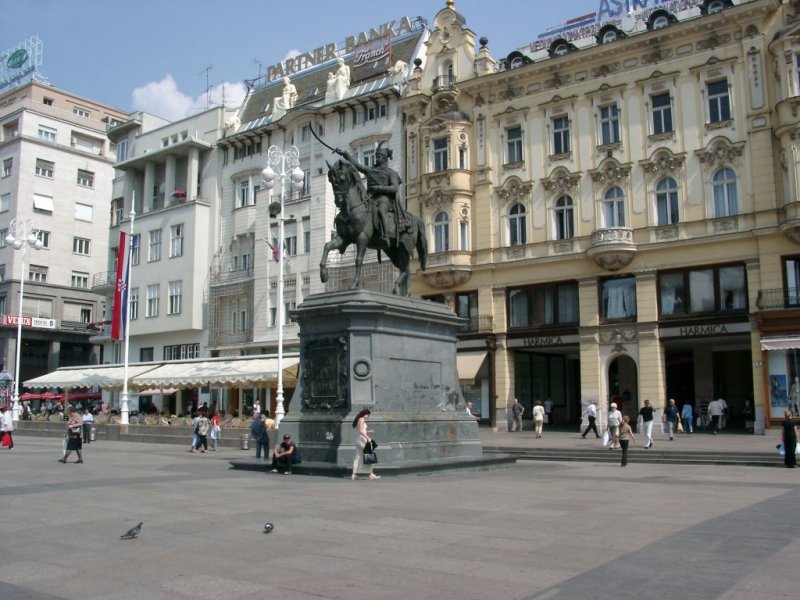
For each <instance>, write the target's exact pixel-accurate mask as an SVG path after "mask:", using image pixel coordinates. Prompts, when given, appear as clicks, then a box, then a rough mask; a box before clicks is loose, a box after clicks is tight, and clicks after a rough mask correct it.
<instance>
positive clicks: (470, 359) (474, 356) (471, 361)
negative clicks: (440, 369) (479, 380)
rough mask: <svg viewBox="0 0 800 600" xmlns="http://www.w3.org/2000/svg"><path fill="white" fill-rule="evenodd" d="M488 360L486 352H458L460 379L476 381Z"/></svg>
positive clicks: (457, 367)
mask: <svg viewBox="0 0 800 600" xmlns="http://www.w3.org/2000/svg"><path fill="white" fill-rule="evenodd" d="M485 360H486V352H485V351H478V352H459V353H458V354H456V369H457V370H458V379H459V380H462V381H467V380H470V381H475V378H476V377H477V376H478V371H480V369H481V367H482V366H483V363H484V361H485Z"/></svg>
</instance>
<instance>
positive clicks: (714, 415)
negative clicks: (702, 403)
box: [708, 398, 725, 435]
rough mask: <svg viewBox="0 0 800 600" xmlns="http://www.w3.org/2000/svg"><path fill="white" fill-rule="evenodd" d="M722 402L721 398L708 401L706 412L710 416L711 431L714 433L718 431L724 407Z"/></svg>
mask: <svg viewBox="0 0 800 600" xmlns="http://www.w3.org/2000/svg"><path fill="white" fill-rule="evenodd" d="M724 402H725V401H724V400H723V399H722V398H717V399H716V400H712V401H711V402H709V403H708V414H709V415H710V416H711V433H713V434H714V435H716V434H717V433H719V427H720V418H721V417H722V413H723V412H724V407H725V405H724V404H723V403H724Z"/></svg>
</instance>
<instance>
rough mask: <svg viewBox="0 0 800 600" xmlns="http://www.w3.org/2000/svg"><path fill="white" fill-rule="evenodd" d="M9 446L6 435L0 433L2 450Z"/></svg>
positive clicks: (2, 432)
mask: <svg viewBox="0 0 800 600" xmlns="http://www.w3.org/2000/svg"><path fill="white" fill-rule="evenodd" d="M10 445H11V444H10V443H9V439H8V436H7V435H6V432H5V431H0V446H2V447H3V448H7V447H8V446H10Z"/></svg>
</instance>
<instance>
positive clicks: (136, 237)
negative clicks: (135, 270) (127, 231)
mask: <svg viewBox="0 0 800 600" xmlns="http://www.w3.org/2000/svg"><path fill="white" fill-rule="evenodd" d="M141 242H142V235H141V234H140V233H134V234H133V235H132V236H131V265H138V264H139V259H140V258H141V253H140V251H139V247H140V246H141Z"/></svg>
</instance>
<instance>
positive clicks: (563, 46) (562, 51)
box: [553, 42, 569, 56]
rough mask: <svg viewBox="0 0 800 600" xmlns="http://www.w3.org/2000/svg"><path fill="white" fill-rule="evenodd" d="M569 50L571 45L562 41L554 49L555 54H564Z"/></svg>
mask: <svg viewBox="0 0 800 600" xmlns="http://www.w3.org/2000/svg"><path fill="white" fill-rule="evenodd" d="M567 52H569V46H567V44H566V42H562V43H561V44H559V45H558V46H556V47H555V48H554V49H553V54H555V55H556V56H564V55H565V54H566V53H567Z"/></svg>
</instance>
